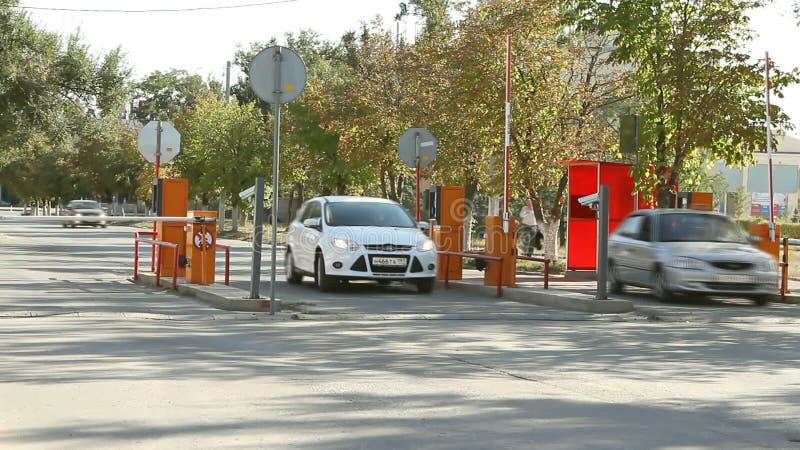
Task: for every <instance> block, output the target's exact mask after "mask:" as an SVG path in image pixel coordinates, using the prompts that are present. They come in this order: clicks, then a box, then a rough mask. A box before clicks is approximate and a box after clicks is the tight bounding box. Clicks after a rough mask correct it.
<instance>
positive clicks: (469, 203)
mask: <svg viewBox="0 0 800 450" xmlns="http://www.w3.org/2000/svg"><path fill="white" fill-rule="evenodd" d="M477 191H478V184H477V182H475V181H472V180H467V182H466V183H464V246H463V247H462V248H463V249H464V250H465V251H470V250H472V211H473V210H474V209H475V205H474V202H475V192H477Z"/></svg>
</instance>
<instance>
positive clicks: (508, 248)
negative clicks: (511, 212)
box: [483, 216, 517, 287]
mask: <svg viewBox="0 0 800 450" xmlns="http://www.w3.org/2000/svg"><path fill="white" fill-rule="evenodd" d="M516 230H517V220H516V219H515V218H514V217H511V221H510V223H509V224H508V233H504V232H503V218H502V217H501V216H489V217H487V218H486V254H488V255H492V256H500V257H502V258H503V260H502V264H500V261H488V263H489V264H488V267H487V269H486V271H485V272H484V273H483V284H484V286H497V280H498V279H502V285H503V286H508V287H516V286H517V242H516V239H515V237H516ZM500 271H502V278H501V277H500V276H498V275H499V272H500Z"/></svg>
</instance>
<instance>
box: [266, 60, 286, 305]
mask: <svg viewBox="0 0 800 450" xmlns="http://www.w3.org/2000/svg"><path fill="white" fill-rule="evenodd" d="M274 58H275V89H274V90H273V91H272V92H273V95H274V97H275V101H274V102H273V103H274V105H275V112H274V114H275V120H274V124H275V127H274V130H273V135H274V136H273V138H272V142H273V150H272V180H273V181H272V183H273V186H272V267H271V269H272V270H271V271H270V274H269V281H270V283H269V313H270V314H273V315H274V314H275V278H276V272H275V271H276V269H277V268H276V267H275V266H277V261H278V257H277V252H278V175H279V174H280V170H279V169H280V158H281V155H280V148H281V64H282V63H283V54H282V52H281V48H280V47H278V49H277V50H276V51H275V56H274Z"/></svg>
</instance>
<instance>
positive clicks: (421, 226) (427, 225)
mask: <svg viewBox="0 0 800 450" xmlns="http://www.w3.org/2000/svg"><path fill="white" fill-rule="evenodd" d="M417 228H419V229H420V230H422V231H424V232H425V233H427V232H428V230H430V229H431V224H430V223H428V222H426V221H424V220H423V221H421V222H417Z"/></svg>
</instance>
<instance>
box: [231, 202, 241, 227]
mask: <svg viewBox="0 0 800 450" xmlns="http://www.w3.org/2000/svg"><path fill="white" fill-rule="evenodd" d="M231 231H233V232H234V233H236V232H237V231H239V203H235V204H234V205H233V212H231Z"/></svg>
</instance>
